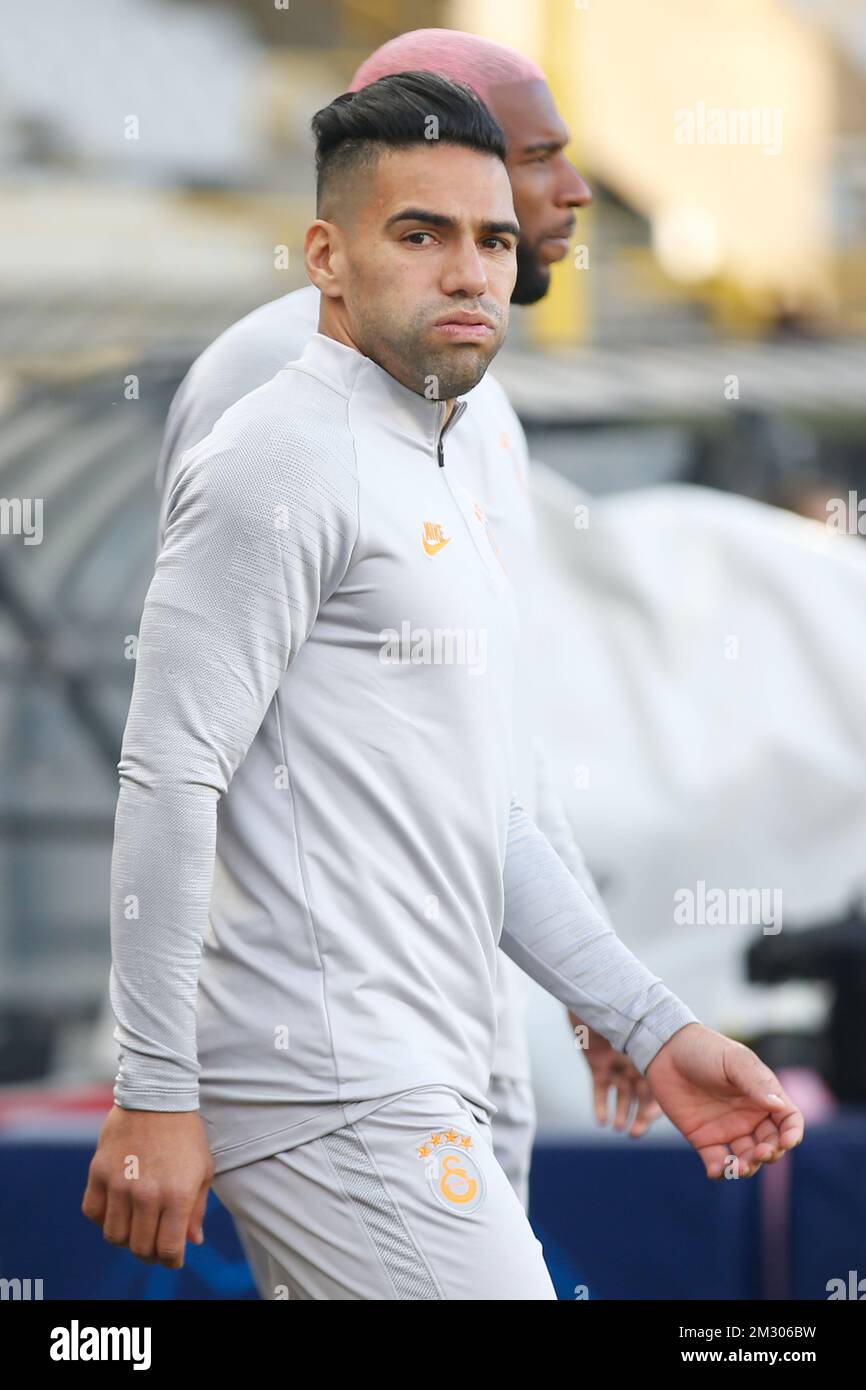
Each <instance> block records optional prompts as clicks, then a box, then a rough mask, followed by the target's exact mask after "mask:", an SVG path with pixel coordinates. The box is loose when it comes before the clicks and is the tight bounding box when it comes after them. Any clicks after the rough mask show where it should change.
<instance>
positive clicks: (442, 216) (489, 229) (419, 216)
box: [385, 208, 520, 237]
mask: <svg viewBox="0 0 866 1390" xmlns="http://www.w3.org/2000/svg"><path fill="white" fill-rule="evenodd" d="M397 222H427V223H428V224H429V226H431V227H447V228H449V229H450V230H452V231H456V230H457V228H458V227H459V226H460V223H459V222H458V221H457V218H456V217H449V216H448V215H447V213H444V212H430V211H428V209H426V208H403V209H401V211H400V212H395V213H393V214H392V215H391V216H390V217H389V218H388V221H387V222H386V223H385V227H386V228H388V227H393V226H394V225H395V224H396V223H397ZM478 229H479V231H480V232H481V233H482V235H483V236H494V235H495V234H496V233H498V232H510V233H511V234H512V236H516V237H519V236H520V226H519V224H518V223H517V222H509V221H504V222H495V221H494V222H479V224H478Z"/></svg>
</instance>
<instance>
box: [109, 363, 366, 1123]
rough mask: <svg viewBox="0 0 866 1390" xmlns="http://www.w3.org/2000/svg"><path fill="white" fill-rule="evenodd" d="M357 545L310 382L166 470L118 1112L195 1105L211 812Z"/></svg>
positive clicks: (135, 823)
mask: <svg viewBox="0 0 866 1390" xmlns="http://www.w3.org/2000/svg"><path fill="white" fill-rule="evenodd" d="M335 407H336V408H335ZM356 534H357V480H356V476H355V471H354V453H353V446H352V440H351V437H350V435H349V433H348V428H347V425H346V422H345V402H344V401H342V400H341V399H340V398H339V397H336V398H335V397H334V394H333V392H331V391H329V390H327V389H325V388H318V389H316V390H313V391H311V392H309V393H308V394H307V397H306V401H305V406H304V409H303V410H302V411H301V412H299V413H298V414H296V415H295V416H294V418H291V419H287V418H286V417H285V416H279V415H275V414H273V413H269V412H267V411H265V412H262V413H257V414H253V413H250V412H247V411H244V412H242V413H241V414H240V415H239V416H237V415H235V414H233V413H232V412H229V413H227V414H226V415H224V416H223V417H222V419H221V421H220V422H219V424H218V426H217V428H216V430H215V431H214V432H213V433H212V434H211V435H210V436H208V437H207V438H206V439H205V440H203V441H202V442H201V443H200V444H198V445H196V446H195V447H193V448H192V449H191V450H189V451H188V452H187V454H186V455H185V456H184V458H183V460H182V462H181V466H180V468H179V470H178V473H177V476H176V478H175V481H174V485H173V487H172V490H171V496H170V499H169V508H168V519H167V526H166V531H165V537H164V542H163V546H162V549H161V551H160V554H159V557H158V559H157V563H156V569H155V573H154V577H153V579H152V581H151V584H150V587H149V589H148V593H147V597H146V599H145V604H144V611H143V615H142V619H141V624H140V629H139V642H138V654H137V661H136V675H135V682H134V685H133V692H132V700H131V704H130V709H129V714H128V718H127V723H126V728H125V731H124V738H123V746H122V751H121V758H120V762H119V763H118V769H119V773H120V790H119V796H118V802H117V810H116V815H115V832H114V848H113V854H112V865H111V941H112V957H113V959H112V969H111V974H110V985H109V987H110V994H111V1003H112V1007H113V1010H114V1013H115V1018H116V1020H117V1025H116V1028H115V1032H114V1037H115V1040H116V1041H117V1042H118V1043H119V1044H120V1046H121V1056H120V1065H119V1070H118V1077H117V1082H116V1085H115V1091H114V1094H115V1099H116V1100H117V1102H118V1103H119V1104H125V1105H129V1106H130V1107H134V1108H153V1109H160V1110H189V1109H195V1108H196V1107H197V1105H198V1099H197V1084H196V1083H197V1077H198V1071H199V1067H198V1061H197V1056H196V991H197V978H198V969H199V961H200V953H201V942H202V937H203V934H204V932H205V929H206V926H207V918H208V908H209V902H210V897H211V890H212V884H213V870H214V854H215V846H216V828H217V803H218V801H219V798H220V797H221V796H222V794H223V793H224V792H225V790H226V788H227V787H228V785H229V782H230V781H231V778H232V776H233V774H234V773H235V771H236V770H237V768H238V766H239V765H240V763H241V761H242V760H243V758H244V756H245V754H246V752H247V750H248V749H249V747H250V744H251V743H252V741H253V739H254V737H255V735H256V732H257V730H258V729H259V727H260V725H261V723H262V720H263V718H264V716H265V713H266V711H267V709H268V706H269V705H270V703H271V700H272V698H273V696H274V693H275V691H276V690H277V687H278V686H279V684H280V682H281V680H282V678H283V676H284V675H285V673H286V671H287V669H288V667H289V665H290V663H291V662H292V660H293V659H294V657H295V656H296V655H297V653H298V651H299V650H300V648H301V646H302V644H303V643H304V641H305V640H306V639H307V637H308V636H309V633H310V629H311V628H312V625H313V623H314V621H315V618H316V615H317V613H318V611H319V608H320V606H321V604H322V603H323V602H324V601H325V599H326V598H327V597H328V595H329V594H330V593H331V592H332V591H333V589H334V588H335V587H336V585H337V584H338V583H339V581H340V579H341V578H342V576H343V574H344V573H345V571H346V568H347V566H348V563H349V560H350V557H351V553H352V547H353V544H354V541H355V538H356Z"/></svg>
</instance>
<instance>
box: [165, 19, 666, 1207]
mask: <svg viewBox="0 0 866 1390" xmlns="http://www.w3.org/2000/svg"><path fill="white" fill-rule="evenodd" d="M413 69H420V70H423V71H424V72H434V73H438V74H440V75H442V76H445V77H450V78H451V79H452V80H458V81H462V82H464V83H465V84H466V85H468V86H470V87H471V88H472V90H473V91H474V92H475V94H476V96H478V97H480V98H481V99H482V100H483V101H484V103H485V105H486V106H488V107H489V109H490V110H491V111H492V112H493V114H494V116H496V118H497V121H498V123H499V124H500V125H501V126H502V127H503V129H504V131H505V134H506V141H507V150H506V168H507V170H508V174H509V178H510V181H511V187H512V194H513V198H514V206H515V209H516V212H517V219H518V222H519V223H520V228H521V232H520V238H519V240H518V244H517V278H516V281H515V285H514V289H513V291H512V294H511V302H512V304H530V303H533V302H535V301H536V300H538V299H540V298H541V297H542V296H543V295H544V294H545V293H546V292H547V289H548V286H549V284H550V266H551V265H552V264H554V263H555V262H556V261H559V260H561V259H562V258H563V256H564V255H565V254H566V251H567V248H568V238H569V237H570V236H571V233H572V231H573V230H574V225H575V217H574V212H573V210H572V209H573V208H574V207H583V206H585V205H586V204H587V203H589V202H590V201H591V198H592V194H591V192H590V190H589V188H588V187H587V185H586V183H585V181H584V180H583V179H582V178H581V176H580V174H579V173H578V171H577V170H576V169H575V167H574V165H573V164H571V162H570V161H569V160H568V159H567V158H566V155H565V147H566V145H567V143H568V130H567V128H566V126H565V124H564V122H563V121H562V118H561V117H560V115H559V113H558V112H557V110H556V105H555V103H554V100H553V97H552V95H551V92H550V88H549V87H548V85H547V82H546V81H545V78H544V74H543V72H542V71H541V69H540V68H539V67H538V66H537V64H535V63H533V62H531V61H530V60H529V59H527V58H525V57H524V56H523V55H522V54H520V53H517V52H515V51H514V50H513V49H510V48H507V47H505V46H504V45H503V44H498V43H494V42H492V41H491V40H489V39H484V38H480V37H479V36H477V35H475V34H467V33H462V32H460V31H455V30H451V29H421V30H414V31H412V32H410V33H406V34H401V35H400V36H399V37H397V38H395V39H392V40H390V41H389V42H388V43H386V44H384V45H383V46H382V47H381V48H379V49H377V50H376V51H375V52H374V53H373V54H371V56H370V57H369V58H368V59H367V60H366V61H365V62H364V63H362V64H361V66H360V67H359V69H358V71H357V72H356V74H355V76H354V78H353V79H352V82H351V86H350V93H349V94H347V95H346V96H344V97H341V98H338V99H337V101H336V102H335V103H334V104H333V105H334V109H335V112H336V111H339V112H341V113H342V118H345V117H346V116H347V114H348V112H347V110H346V108H347V106H348V105H349V104H350V98H351V94H352V93H355V92H360V91H361V90H362V89H363V88H364V87H366V86H369V85H370V84H371V83H373V82H376V81H378V80H379V79H380V78H382V77H385V76H389V75H393V74H396V73H401V72H406V71H407V70H413ZM326 109H328V108H326ZM357 110H358V112H360V111H361V110H362V108H360V107H359V108H357ZM427 131H428V127H427V125H425V133H427ZM319 211H320V213H321V208H320V209H319ZM319 307H320V294H319V290H318V289H317V288H316V286H315V285H308V286H306V287H305V288H303V289H299V290H295V291H293V292H292V293H290V294H286V295H284V296H282V297H281V298H280V299H277V300H273V301H272V302H271V303H268V304H265V305H262V306H261V307H260V308H258V309H256V310H254V311H253V312H252V313H250V314H247V315H246V316H245V317H244V318H243V319H241V320H240V321H239V322H238V323H235V324H233V325H232V326H231V327H230V328H228V329H227V330H226V331H225V332H224V333H222V334H221V335H220V336H219V337H218V338H217V339H216V341H215V342H214V343H212V344H211V345H210V347H209V348H207V349H206V350H205V351H204V352H203V353H202V354H201V356H200V357H199V358H198V359H197V360H196V361H195V362H194V363H193V365H192V367H191V368H190V370H189V372H188V373H187V376H186V378H185V379H184V381H183V382H182V384H181V386H180V387H179V388H178V391H177V393H176V395H175V398H174V400H173V402H172V406H171V410H170V411H169V416H168V421H167V424H166V430H165V438H164V441H163V448H162V453H161V456H160V460H159V466H158V469H157V487H158V490H159V492H160V496H161V511H160V541H161V540H162V536H163V535H164V529H165V512H166V507H167V504H168V499H169V497H170V495H171V487H172V482H173V479H174V476H175V473H176V470H177V467H178V464H179V461H180V459H181V458H182V456H183V453H184V451H185V450H186V449H188V448H189V447H190V446H191V445H192V444H196V443H198V442H199V440H201V439H203V438H204V436H205V435H206V434H208V433H209V431H210V430H211V429H212V428H213V426H214V424H215V423H216V421H217V420H218V418H219V417H220V415H221V414H222V413H223V411H224V410H226V409H227V408H228V407H229V406H230V405H233V404H234V403H235V402H236V401H238V400H239V399H240V397H241V396H243V395H244V394H245V393H246V392H247V391H251V390H253V389H254V388H255V387H257V386H260V385H262V384H263V383H264V382H266V381H268V380H270V378H271V377H272V376H273V375H274V374H275V372H277V371H279V369H280V368H281V367H283V366H284V365H285V363H286V362H288V361H290V360H292V359H293V358H295V357H298V356H300V354H301V352H302V351H303V349H304V346H305V345H306V343H307V342H308V341H309V339H310V337H311V336H312V335H313V334H314V333H315V332H316V329H317V326H318V322H319ZM448 447H449V465H450V467H451V471H452V475H455V476H457V477H458V478H459V479H460V481H461V483H463V485H464V486H465V487H467V488H468V489H469V490H470V492H471V493H472V496H473V499H474V502H475V503H477V505H478V506H479V507H480V508H482V509H483V511H484V513H485V516H486V517H487V519H488V522H489V524H490V528H491V534H492V535H494V536H495V543H496V544H497V545H498V547H499V549H500V552H501V555H502V559H503V563H504V564H505V565H506V566H507V569H508V573H509V574H510V575H511V576H512V578H513V580H514V583H515V589H516V594H517V599H518V602H519V603H520V604H521V608H522V614H523V616H524V618H525V619H526V618H531V614H532V607H533V596H532V588H531V579H532V571H533V568H534V560H533V548H534V522H533V517H532V509H531V505H530V490H529V476H528V475H529V455H528V449H527V445H526V438H525V436H524V433H523V429H522V427H521V424H520V421H519V419H518V418H517V415H516V414H515V412H514V411H513V410H512V408H511V405H510V403H509V401H508V398H507V396H506V394H505V392H504V391H503V389H502V387H501V386H500V385H499V383H498V381H496V380H495V378H494V376H493V373H492V372H490V371H488V372H487V373H486V374H485V376H484V377H483V378H482V380H481V381H480V382H479V383H478V385H477V386H476V387H475V389H474V390H473V391H472V392H471V393H470V395H469V397H468V400H467V410H466V411H465V413H464V414H463V415H462V416H461V417H460V419H459V420H456V421H455V422H454V427H453V429H452V430H451V431H450V433H449V444H448ZM525 665H526V663H525V662H524V663H520V672H519V677H520V681H519V687H518V691H517V698H516V716H515V717H516V738H517V745H516V761H517V767H516V775H515V783H516V787H517V790H518V792H519V794H520V796H521V799H522V802H523V804H524V806H525V807H526V809H527V811H528V812H529V813H530V815H534V818H535V819H536V820H537V822H538V825H539V827H540V828H541V829H542V830H543V831H544V833H545V835H546V836H547V838H548V839H549V840H550V841H551V843H552V844H553V845H554V847H555V849H556V851H557V853H558V854H559V856H560V858H561V859H563V861H564V862H565V863H566V865H567V866H568V868H569V870H570V871H571V873H572V874H573V875H574V877H575V878H576V879H577V880H578V882H579V883H580V884H581V886H582V887H583V888H584V890H585V892H586V893H587V894H588V895H589V897H590V898H591V899H592V901H593V902H594V904H595V906H596V907H597V909H598V911H599V912H600V913H601V914H602V916H604V917H605V918H606V917H607V913H606V909H605V906H604V904H603V902H602V900H601V898H600V896H599V894H598V891H597V889H596V887H595V884H594V882H593V879H592V876H591V874H590V873H589V871H588V869H587V866H586V863H585V861H584V859H583V856H582V854H581V852H580V849H579V847H578V846H577V844H576V843H575V840H574V837H573V835H572V833H571V830H570V828H569V825H568V822H567V819H566V816H565V812H564V809H563V807H562V805H561V803H560V801H559V799H558V797H557V796H556V794H555V792H554V789H553V781H552V778H551V777H550V775H549V771H548V768H547V766H546V763H545V759H544V754H543V749H542V747H541V744H540V742H539V740H538V739H537V738H535V739H533V738H532V737H531V736H530V726H531V724H532V702H531V692H530V690H529V688H528V682H527V680H526V672H525V669H524V668H525ZM519 976H520V971H519V970H518V969H517V967H516V966H515V965H514V964H513V963H512V962H511V961H510V960H509V958H508V957H507V956H506V955H505V954H504V953H503V952H501V951H500V953H499V958H498V970H497V977H496V1000H497V1029H496V1046H495V1049H494V1054H493V1062H492V1070H491V1075H490V1081H489V1087H488V1095H489V1099H490V1103H491V1107H492V1109H493V1111H494V1124H493V1141H494V1147H495V1149H496V1154H497V1157H498V1158H499V1161H500V1163H501V1165H502V1167H503V1168H504V1170H505V1172H506V1174H507V1175H508V1179H509V1181H510V1182H511V1184H512V1186H513V1187H514V1190H515V1191H516V1192H517V1194H518V1196H519V1197H520V1199H521V1201H522V1202H523V1205H524V1206H526V1205H527V1203H528V1192H529V1170H530V1161H531V1154H532V1144H533V1139H534V1134H535V1104H534V1100H533V1093H532V1076H531V1068H530V1057H529V1048H528V1045H527V1039H526V1030H525V1023H524V1002H523V997H522V990H521V985H520V980H519ZM571 1023H572V1024H573V1025H574V1026H575V1028H577V1027H578V1025H580V1024H582V1020H580V1019H579V1018H578V1017H577V1016H576V1015H573V1014H572V1015H571ZM575 1037H576V1040H577V1039H579V1040H580V1041H581V1044H582V1047H581V1051H582V1055H583V1057H584V1058H585V1060H586V1062H587V1063H588V1065H589V1068H590V1071H591V1075H592V1081H593V1088H594V1100H595V1110H596V1115H597V1117H598V1119H599V1122H600V1123H604V1122H605V1119H606V1116H607V1110H608V1099H609V1093H610V1090H611V1089H613V1090H614V1093H615V1098H616V1113H615V1118H614V1124H615V1125H616V1126H617V1127H618V1128H625V1127H626V1124H627V1122H628V1121H629V1116H630V1112H631V1117H630V1124H629V1133H630V1134H631V1135H632V1137H634V1138H637V1137H639V1136H640V1135H641V1134H643V1133H644V1132H645V1131H646V1130H647V1129H648V1128H649V1126H650V1124H651V1123H652V1121H653V1120H654V1119H655V1118H656V1116H658V1115H659V1114H660V1113H661V1111H660V1109H659V1107H658V1105H657V1103H656V1102H655V1100H654V1099H653V1096H652V1092H651V1090H650V1087H649V1085H648V1083H647V1081H646V1079H645V1078H644V1077H643V1076H641V1074H640V1072H639V1071H638V1070H637V1068H636V1067H635V1066H634V1064H633V1063H632V1062H631V1061H630V1059H629V1058H628V1057H626V1056H624V1055H623V1054H622V1053H620V1052H618V1051H617V1050H616V1049H614V1048H613V1047H612V1046H611V1045H610V1043H609V1042H608V1041H607V1039H605V1038H604V1037H602V1035H601V1034H600V1033H598V1032H596V1031H595V1030H594V1029H591V1028H588V1027H587V1026H586V1025H585V1024H583V1026H581V1027H580V1028H579V1031H578V1032H577V1033H576V1034H575Z"/></svg>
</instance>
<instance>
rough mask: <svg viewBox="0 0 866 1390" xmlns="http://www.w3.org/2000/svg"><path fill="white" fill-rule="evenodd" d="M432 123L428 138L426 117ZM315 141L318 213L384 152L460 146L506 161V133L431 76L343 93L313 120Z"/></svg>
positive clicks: (479, 107) (476, 103)
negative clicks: (331, 196) (434, 145)
mask: <svg viewBox="0 0 866 1390" xmlns="http://www.w3.org/2000/svg"><path fill="white" fill-rule="evenodd" d="M431 117H435V118H436V122H437V125H436V134H435V137H433V136H431V134H430V130H431V125H430V118H431ZM311 124H312V129H313V135H314V136H315V139H316V214H317V216H319V217H321V216H323V215H324V213H323V211H322V209H323V206H324V202H325V199H326V197H327V196H328V194H329V193H330V192H331V191H332V190H333V189H334V188H335V187H336V186H337V184H338V183H343V182H344V181H345V179H346V176H347V175H349V174H351V175H353V176H355V177H357V176H358V175H359V174H360V172H361V170H362V168H363V169H364V170H365V171H367V172H369V171H371V170H372V169H375V166H376V164H377V162H378V158H379V154H380V153H381V151H382V149H383V148H388V149H395V148H398V147H400V146H409V145H426V144H429V143H430V142H431V140H435V142H436V143H439V144H442V143H444V144H451V145H464V146H466V148H467V149H470V150H478V151H479V153H481V154H489V155H493V156H495V157H496V158H498V159H501V160H502V161H503V162H504V160H505V152H506V142H505V134H504V132H503V130H502V127H501V126H500V124H499V122H498V121H497V120H496V118H495V117H494V116H493V115H492V113H491V112H490V110H489V108H488V107H487V106H485V104H484V102H483V101H482V100H481V98H480V97H479V96H478V95H477V93H476V92H473V90H472V88H471V87H467V86H466V84H465V83H464V82H452V81H451V79H450V78H447V77H440V76H439V74H438V73H435V72H399V73H394V74H392V75H390V76H388V77H380V78H379V80H378V82H371V83H370V84H369V86H367V87H362V88H361V90H360V91H358V92H344V93H343V95H342V96H338V97H336V98H335V99H334V101H332V102H331V104H330V106H325V107H323V108H322V110H321V111H317V112H316V114H315V116H314V117H313V119H312V123H311Z"/></svg>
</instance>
